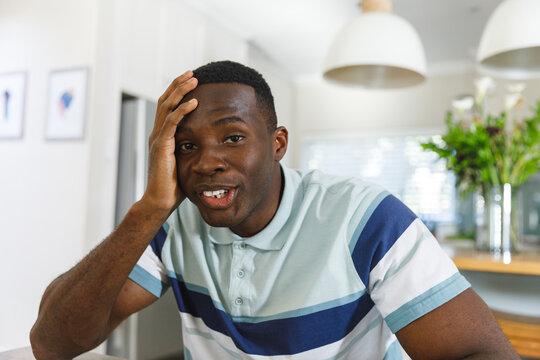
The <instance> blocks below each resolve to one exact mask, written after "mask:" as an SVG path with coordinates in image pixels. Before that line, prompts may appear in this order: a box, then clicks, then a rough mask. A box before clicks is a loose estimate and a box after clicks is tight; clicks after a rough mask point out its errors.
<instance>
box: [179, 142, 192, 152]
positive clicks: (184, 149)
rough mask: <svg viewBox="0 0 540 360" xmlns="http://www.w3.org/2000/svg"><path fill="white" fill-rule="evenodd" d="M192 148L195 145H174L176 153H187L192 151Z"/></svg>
mask: <svg viewBox="0 0 540 360" xmlns="http://www.w3.org/2000/svg"><path fill="white" fill-rule="evenodd" d="M194 148H195V145H194V144H192V143H183V144H179V145H176V150H177V151H189V150H193V149H194Z"/></svg>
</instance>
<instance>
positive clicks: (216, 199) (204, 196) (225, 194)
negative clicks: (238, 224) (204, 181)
mask: <svg viewBox="0 0 540 360" xmlns="http://www.w3.org/2000/svg"><path fill="white" fill-rule="evenodd" d="M235 195H236V189H216V190H205V191H202V192H200V193H199V197H200V199H201V200H202V202H203V203H204V204H205V205H206V206H207V207H209V208H212V209H225V208H228V207H229V206H230V205H231V204H232V202H233V200H234V198H235Z"/></svg>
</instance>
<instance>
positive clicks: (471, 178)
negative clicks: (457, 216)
mask: <svg viewBox="0 0 540 360" xmlns="http://www.w3.org/2000/svg"><path fill="white" fill-rule="evenodd" d="M482 81H483V82H484V84H486V83H488V84H489V81H491V82H492V80H490V79H481V80H480V81H479V82H477V88H478V93H477V96H476V99H473V98H472V96H470V97H463V98H461V99H458V100H456V101H455V102H454V107H455V108H456V111H454V112H452V111H449V112H448V113H447V115H446V126H447V132H446V134H444V135H443V136H442V138H441V141H437V142H435V141H431V142H428V143H424V144H422V147H423V148H424V149H425V150H431V151H433V152H435V153H437V155H438V156H439V157H440V158H441V159H445V160H446V167H447V168H448V169H449V170H452V171H453V172H454V173H455V174H456V186H457V187H458V189H459V190H460V192H461V194H462V195H465V194H467V193H469V192H471V191H475V190H478V191H481V192H482V193H483V192H484V191H486V190H487V188H488V187H491V186H498V185H501V184H505V183H509V184H511V185H512V186H519V185H521V184H523V183H524V182H525V181H526V180H527V179H528V178H529V177H530V176H531V175H532V174H534V173H535V172H536V171H538V169H539V164H540V101H539V102H538V103H537V104H536V107H533V108H532V112H533V115H532V116H531V117H530V118H527V119H525V120H522V121H520V120H516V119H512V120H510V119H509V116H508V115H509V114H510V113H511V110H512V109H514V108H516V107H517V106H519V104H521V103H522V97H521V91H522V90H523V86H514V91H512V90H511V93H510V94H509V95H508V96H507V99H506V105H505V109H504V110H503V111H502V112H501V113H500V114H499V115H498V116H493V115H487V116H486V115H485V95H486V93H487V87H486V86H484V87H481V86H478V84H482ZM515 89H518V90H519V91H516V90H515ZM473 104H474V105H475V106H474V107H473ZM468 110H470V114H468V113H467V111H468ZM469 119H471V120H470V121H468V120H469Z"/></svg>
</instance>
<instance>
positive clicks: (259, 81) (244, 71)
mask: <svg viewBox="0 0 540 360" xmlns="http://www.w3.org/2000/svg"><path fill="white" fill-rule="evenodd" d="M193 76H194V77H195V78H197V80H198V83H199V85H203V84H219V83H238V84H245V85H248V86H251V87H252V88H253V90H254V91H255V97H256V99H257V104H258V105H259V107H260V110H261V112H262V113H263V114H264V116H265V118H266V120H267V122H268V124H267V126H268V130H269V131H272V132H273V131H274V130H276V128H277V116H276V109H275V107H274V97H273V96H272V91H271V90H270V86H268V83H267V82H266V81H265V80H264V78H263V77H262V75H261V74H260V73H259V72H257V71H256V70H254V69H252V68H250V67H247V66H245V65H242V64H239V63H237V62H234V61H228V60H227V61H216V62H211V63H209V64H206V65H203V66H201V67H199V68H197V69H195V70H194V71H193Z"/></svg>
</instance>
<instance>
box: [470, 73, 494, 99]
mask: <svg viewBox="0 0 540 360" xmlns="http://www.w3.org/2000/svg"><path fill="white" fill-rule="evenodd" d="M474 85H475V86H476V103H477V104H480V103H482V102H483V101H484V98H485V97H486V94H491V93H492V91H493V90H494V89H495V81H493V79H492V78H491V77H489V76H484V77H482V78H480V79H476V80H475V81H474Z"/></svg>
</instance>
